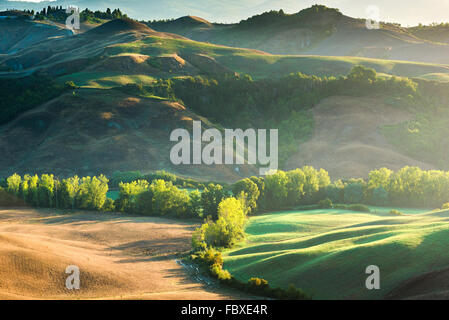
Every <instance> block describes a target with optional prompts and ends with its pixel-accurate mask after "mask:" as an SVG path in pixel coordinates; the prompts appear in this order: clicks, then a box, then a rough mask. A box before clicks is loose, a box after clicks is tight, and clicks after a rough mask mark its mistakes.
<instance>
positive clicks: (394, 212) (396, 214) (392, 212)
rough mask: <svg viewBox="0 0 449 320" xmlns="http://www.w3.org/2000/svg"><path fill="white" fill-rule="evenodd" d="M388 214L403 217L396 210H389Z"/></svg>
mask: <svg viewBox="0 0 449 320" xmlns="http://www.w3.org/2000/svg"><path fill="white" fill-rule="evenodd" d="M389 213H390V214H391V215H393V216H402V215H403V213H402V212H400V211H398V210H396V209H393V210H391V211H390V212H389Z"/></svg>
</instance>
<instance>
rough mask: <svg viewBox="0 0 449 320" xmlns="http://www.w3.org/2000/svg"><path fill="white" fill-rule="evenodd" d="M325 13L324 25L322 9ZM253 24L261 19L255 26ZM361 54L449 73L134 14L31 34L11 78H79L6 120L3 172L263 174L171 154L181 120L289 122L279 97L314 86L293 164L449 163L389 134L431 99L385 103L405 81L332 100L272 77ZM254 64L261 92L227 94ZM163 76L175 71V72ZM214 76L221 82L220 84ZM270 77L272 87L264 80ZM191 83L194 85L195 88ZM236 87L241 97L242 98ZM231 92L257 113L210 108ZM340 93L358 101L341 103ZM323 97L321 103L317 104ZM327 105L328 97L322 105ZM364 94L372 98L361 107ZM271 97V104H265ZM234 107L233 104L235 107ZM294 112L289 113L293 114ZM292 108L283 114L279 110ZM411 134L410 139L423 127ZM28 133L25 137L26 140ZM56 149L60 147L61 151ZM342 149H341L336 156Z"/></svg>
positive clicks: (401, 68) (185, 124)
mask: <svg viewBox="0 0 449 320" xmlns="http://www.w3.org/2000/svg"><path fill="white" fill-rule="evenodd" d="M328 14H329V15H330V17H331V18H329V19H340V18H339V17H341V15H340V14H336V13H335V11H332V10H329V12H328ZM306 16H307V15H306ZM281 18H282V19H284V17H281ZM282 19H281V21H283V20H282ZM301 19H302V18H301ZM250 20H251V19H250ZM325 20H326V21H327V20H328V18H326V19H325ZM8 22H9V21H8ZM250 22H251V21H250ZM5 23H7V21H5ZM26 23H29V24H31V25H33V24H35V22H26ZM173 23H178V24H179V25H180V26H181V27H182V26H185V25H192V26H194V27H195V28H203V29H210V28H216V26H215V25H212V24H210V23H209V22H207V21H205V20H203V19H201V18H198V17H187V18H185V19H181V20H178V21H177V22H176V21H175V22H173ZM317 23H318V27H320V26H321V24H320V21H318V22H317ZM251 24H252V22H251V23H250V26H249V28H250V29H251ZM281 25H282V23H281ZM222 27H223V28H228V27H229V26H222ZM11 28H12V29H10V32H8V33H4V34H3V38H4V39H5V40H6V42H8V41H13V40H12V39H8V37H10V34H16V33H17V32H19V31H20V30H21V29H20V28H21V26H14V25H11ZM14 28H16V29H14ZM52 30H53V29H52ZM55 30H56V29H55ZM58 30H59V29H58ZM355 42H357V41H355ZM358 65H362V66H365V67H368V68H373V69H375V70H376V71H377V72H378V76H379V77H382V78H385V79H388V78H390V77H391V76H403V77H416V78H419V77H422V78H432V75H439V76H438V78H439V79H441V80H443V81H444V80H445V76H444V75H445V74H449V73H448V71H449V69H448V66H446V65H444V64H432V63H420V62H411V61H398V60H386V59H372V58H364V57H330V56H310V55H274V54H269V53H266V52H264V51H260V50H255V49H243V48H236V47H230V46H225V45H218V44H212V43H208V42H200V41H194V40H190V39H188V38H186V37H184V36H181V35H179V34H174V33H167V32H161V31H156V30H155V29H153V28H151V27H149V26H147V25H145V24H143V23H139V22H136V21H133V20H129V19H118V20H113V21H109V22H107V23H104V24H102V25H100V26H98V27H96V28H92V29H90V30H89V31H86V32H83V33H80V34H70V35H62V36H49V35H46V36H45V38H44V39H41V40H40V41H38V42H36V43H29V44H28V45H26V46H25V47H24V48H22V49H20V50H18V51H16V52H14V51H13V52H10V53H9V54H3V55H1V56H0V70H2V71H1V72H0V78H1V79H3V80H5V81H7V79H11V78H16V79H23V81H25V82H26V81H27V79H28V77H29V76H30V75H34V76H37V77H40V76H45V77H49V78H51V79H54V80H55V81H56V82H57V83H59V84H61V85H63V84H64V83H66V82H73V85H74V87H70V88H69V89H66V90H65V91H64V93H63V94H62V95H60V96H58V97H56V98H53V100H51V101H48V102H46V103H43V104H42V103H41V104H39V105H36V106H34V107H33V108H31V110H29V111H27V112H26V113H21V114H19V115H18V117H17V118H16V119H15V120H13V121H11V122H9V123H7V124H5V125H2V126H0V137H1V139H0V149H1V150H2V151H3V153H4V154H5V155H6V156H5V157H3V158H2V159H0V164H1V167H2V170H1V172H0V173H1V174H2V175H7V174H10V173H13V172H14V171H18V172H21V173H25V172H31V171H32V172H34V171H37V172H43V171H52V172H55V173H58V174H62V175H69V174H73V173H75V172H76V173H78V174H90V175H92V174H99V173H106V174H111V173H112V172H114V171H115V170H141V171H143V172H148V171H151V170H155V169H167V170H170V171H174V172H176V173H178V174H181V175H187V176H192V177H197V178H202V179H206V180H221V181H234V180H236V179H239V178H241V177H243V176H248V175H252V174H254V173H255V172H256V168H255V167H253V166H248V167H241V168H235V167H233V166H220V168H214V167H208V166H186V167H183V168H181V167H176V166H172V165H171V163H170V161H169V150H170V147H171V144H170V143H169V134H170V131H171V130H173V129H174V128H178V127H181V128H187V129H190V128H191V124H192V120H195V119H202V121H203V122H204V123H206V124H207V126H210V127H216V128H219V129H222V128H223V127H224V126H226V125H227V126H229V125H230V124H233V125H237V123H238V125H239V126H242V127H245V126H249V125H250V126H253V127H254V126H255V127H267V126H274V127H278V126H280V122H269V121H271V119H270V115H276V114H279V112H276V109H278V108H280V107H281V106H278V105H276V103H280V104H283V105H291V106H292V107H293V106H295V105H298V106H297V107H294V108H300V107H299V106H300V105H302V104H301V103H298V101H296V100H295V99H299V102H301V101H300V100H303V99H306V98H307V99H309V100H310V103H309V104H307V105H305V106H303V107H301V108H305V110H308V111H311V112H310V113H307V115H304V114H302V115H301V117H306V118H305V121H309V122H312V123H315V125H316V128H315V130H312V131H311V132H312V133H311V135H310V136H309V135H308V134H307V133H305V132H300V133H295V134H292V137H291V138H289V139H290V140H289V142H288V145H285V146H283V147H282V148H283V149H282V150H286V151H282V152H283V153H284V154H282V155H281V158H282V159H283V160H282V161H284V160H285V164H282V166H283V167H284V168H294V167H298V166H301V165H304V164H308V165H314V166H322V167H325V169H328V170H329V171H330V172H331V175H332V177H335V178H341V177H348V176H353V175H354V171H353V169H354V168H357V169H356V172H355V173H356V175H360V176H364V175H365V174H366V173H367V172H368V171H369V170H371V169H375V168H376V167H378V166H389V167H391V168H392V169H398V168H399V167H401V166H404V165H419V166H422V167H424V168H439V167H442V168H445V167H446V164H445V160H444V161H443V162H441V159H440V158H438V159H430V160H429V159H428V158H426V157H423V156H422V155H421V154H417V153H416V152H408V150H403V149H402V147H401V146H402V145H404V144H403V143H400V144H399V145H397V142H395V141H393V140H391V139H390V138H388V137H387V139H386V138H385V135H383V134H382V133H379V130H380V127H383V126H388V125H390V126H391V125H401V124H403V123H405V122H407V121H411V120H413V119H414V117H415V114H416V112H417V111H416V110H417V108H418V109H419V110H424V108H425V106H426V105H427V104H428V102H423V101H419V102H416V103H418V104H419V105H418V106H415V107H414V109H413V110H409V103H408V102H400V103H399V106H403V108H405V109H404V110H403V111H397V110H396V111H395V109H397V106H396V107H395V106H392V105H391V103H387V105H385V101H394V100H395V99H396V98H397V97H395V94H394V93H393V94H392V93H383V94H382V93H378V94H377V95H376V94H374V95H372V94H371V95H370V94H368V97H366V98H357V97H355V96H354V94H353V93H352V94H350V95H349V96H347V94H346V93H345V92H346V91H347V90H349V91H351V90H350V87H349V86H347V87H346V88H342V89H344V90H341V89H338V92H341V93H335V94H334V95H337V96H339V95H340V96H341V95H343V97H332V95H331V96H328V100H326V101H321V97H319V98H318V97H312V96H307V97H301V96H297V95H299V94H300V92H301V91H298V90H295V89H294V88H291V89H289V90H287V91H285V93H286V96H285V97H284V98H282V97H279V96H277V95H276V94H275V93H274V91H273V90H274V88H273V86H278V85H279V86H280V87H282V85H281V83H282V82H283V81H286V80H284V79H285V77H286V76H287V75H289V74H291V73H296V72H301V73H303V74H306V75H311V78H309V80H308V81H311V83H312V82H313V81H318V80H313V76H319V77H322V79H327V78H328V77H340V76H343V75H347V74H348V73H349V72H350V71H351V68H353V67H354V66H358ZM238 74H240V75H238ZM244 74H248V75H250V76H251V77H252V78H253V80H250V82H249V85H250V87H252V88H253V89H254V92H253V93H251V94H254V96H252V97H251V98H250V97H249V91H248V94H246V93H245V94H242V95H239V96H235V99H234V100H233V99H232V96H229V95H228V98H222V99H221V100H217V99H216V97H217V96H216V94H217V93H216V90H225V89H224V87H223V85H224V83H231V86H232V83H233V81H234V80H232V79H236V80H235V81H241V82H242V81H243V80H242V79H244V78H243V75H244ZM191 77H196V79H210V81H211V82H204V81H205V80H201V81H203V82H200V83H203V84H206V83H209V84H207V85H206V88H204V90H206V91H198V93H197V94H196V95H194V96H193V97H188V95H186V92H185V90H184V91H183V92H180V87H181V89H182V86H187V85H188V83H189V81H190V80H189V79H195V78H191ZM198 77H200V78H198ZM226 79H228V80H226ZM238 79H240V80H238ZM164 81H171V84H167V83H169V82H164ZM195 81H196V80H195ZM207 81H209V80H207ZM214 81H216V82H217V83H218V86H217V87H216V88H215V87H214V85H213V84H214V83H215V82H214ZM270 81H271V82H272V84H271V85H269V87H271V89H269V90H261V88H263V86H265V85H266V83H269V82H270ZM320 81H323V80H320ZM326 81H328V80H326ZM164 83H165V84H164ZM235 83H237V82H235ZM211 85H212V86H211ZM133 86H134V87H133ZM139 86H140V87H141V89H139ZM164 86H166V87H165V89H164ZM173 86H174V87H175V89H174V90H175V92H174V93H167V92H166V93H161V92H158V90H159V89H161V88H162V90H172V89H173V88H172V87H173ZM158 88H159V89H158ZM214 88H215V89H214ZM220 88H223V89H220ZM236 88H237V87H236ZM253 89H251V90H253ZM146 90H149V91H148V92H147V91H146ZM189 90H190V91H191V92H193V91H192V90H194V88H191V89H189ZM189 90H187V92H188V91H189ZM195 90H197V89H195ZM198 90H199V89H198ZM214 90H215V91H214ZM248 90H249V89H248ZM257 90H261V91H260V93H264V91H265V93H269V92H271V93H270V94H272V96H270V97H271V98H267V99H263V98H258V93H257ZM345 90H346V91H345ZM150 91H151V92H150ZM214 92H215V93H214ZM167 94H169V95H170V94H174V95H175V96H174V97H173V96H171V97H170V96H169V95H167ZM220 94H221V93H220ZM345 95H346V96H345ZM363 95H366V94H362V96H363ZM356 96H357V94H356ZM237 97H238V99H240V98H241V99H242V100H239V101H237V100H236V99H237ZM208 99H209V100H208ZM228 100H229V103H232V104H233V108H236V106H237V105H241V104H248V108H247V111H246V112H247V114H246V115H245V116H241V117H238V119H237V118H236V119H231V118H229V119H228V121H226V119H223V118H221V119H219V117H218V118H217V116H215V117H210V116H209V115H210V114H212V113H215V114H217V113H218V110H215V111H217V112H213V110H214V108H219V107H217V106H215V107H214V105H213V104H217V103H220V101H228ZM403 100H404V99H403ZM406 100H407V99H405V100H404V101H406ZM186 101H187V102H186ZM207 101H211V102H210V104H211V106H212V107H210V106H207V103H206V102H207ZM212 101H213V102H212ZM341 101H344V103H345V104H347V105H348V107H347V108H345V107H342V108H340V107H339V105H341V104H342V102H341ZM401 101H402V100H401ZM439 103H442V105H445V104H446V103H447V101H445V100H444V99H442V100H441V101H440V102H439ZM315 105H317V106H316V107H314V106H315ZM323 105H326V106H327V107H325V108H323V107H321V106H323ZM356 105H366V106H367V107H366V108H364V107H361V108H359V107H356ZM379 105H381V106H382V108H384V109H385V110H386V111H385V112H387V113H389V112H397V113H398V117H397V119H396V118H395V119H396V120H395V121H393V122H392V121H391V120H392V119H385V118H382V114H381V113H378V112H376V111H375V109H376V108H377V107H379ZM393 105H394V104H393ZM206 107H207V108H206ZM230 107H231V106H229V108H230ZM220 108H222V107H220ZM239 108H241V106H240V107H239ZM263 108H269V109H268V110H265V111H264V112H261V110H262V109H263ZM331 108H334V110H340V111H336V112H337V113H338V114H336V115H335V118H334V119H333V120H334V121H336V122H337V125H335V126H333V128H334V132H332V133H331V134H329V135H327V138H326V139H324V140H323V139H322V137H323V134H322V132H327V131H325V130H324V129H323V128H326V127H329V124H326V123H323V124H322V123H321V122H320V121H321V120H320V119H326V118H327V115H328V111H327V110H328V109H331ZM351 108H352V109H351ZM379 108H380V107H379ZM401 108H402V107H401ZM28 109H30V108H28ZM346 109H348V110H353V111H354V110H355V109H357V110H358V111H357V112H360V115H359V116H358V117H353V118H352V119H353V120H348V116H347V112H348V111H345V110H346ZM207 110H209V111H207ZM368 110H372V111H368ZM266 111H268V113H267V112H266ZM308 111H307V112H308ZM349 112H350V113H351V112H352V111H349ZM420 112H421V111H420ZM426 112H428V111H426ZM222 113H223V114H226V112H222ZM329 114H330V113H329ZM281 116H282V113H281ZM229 117H232V115H231V114H229ZM283 117H284V118H285V117H287V118H288V114H285V115H283ZM360 119H362V120H363V119H371V120H370V121H368V122H370V124H368V123H365V122H366V121H365V120H364V121H365V122H363V121H362V122H360V121H359V120H360ZM281 120H282V118H281V119H280V120H279V121H281ZM284 120H285V119H284ZM303 120H304V119H303ZM245 121H246V122H245ZM285 125H294V124H287V123H286V124H285ZM366 125H368V127H369V128H370V129H369V132H366V135H358V140H357V139H356V140H354V134H355V133H356V132H362V131H363V130H366ZM348 127H352V128H353V130H352V132H353V134H349V133H348V130H349V129H348ZM364 128H365V129H364ZM299 129H300V128H299ZM282 130H284V131H283V133H285V130H287V129H283V128H281V131H282ZM295 130H297V129H295ZM323 130H324V131H323ZM306 131H307V130H306ZM295 135H296V136H295ZM320 137H321V138H320ZM331 137H337V138H338V139H339V143H335V141H333V140H332V139H331ZM407 139H410V141H411V140H412V139H413V137H408V138H407ZM17 141H22V142H21V144H20V146H19V145H18V144H17ZM86 146H87V147H86ZM298 150H299V151H298ZM349 150H352V151H350V152H349ZM412 151H413V150H412ZM55 153H58V154H60V156H58V157H54V154H55ZM348 155H352V157H350V156H348ZM334 157H335V159H338V161H335V162H333V161H330V160H329V159H332V158H334ZM348 157H349V158H351V159H348ZM104 159H107V161H104ZM326 159H328V160H329V161H328V160H326ZM367 159H374V160H370V161H367ZM376 159H377V160H376ZM348 163H351V166H348V165H347V164H348ZM284 165H285V166H284Z"/></svg>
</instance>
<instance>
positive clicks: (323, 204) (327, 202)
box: [318, 198, 334, 209]
mask: <svg viewBox="0 0 449 320" xmlns="http://www.w3.org/2000/svg"><path fill="white" fill-rule="evenodd" d="M318 206H319V207H320V208H321V209H332V208H333V207H334V204H333V203H332V200H331V199H329V198H326V199H324V200H321V201H320V202H318Z"/></svg>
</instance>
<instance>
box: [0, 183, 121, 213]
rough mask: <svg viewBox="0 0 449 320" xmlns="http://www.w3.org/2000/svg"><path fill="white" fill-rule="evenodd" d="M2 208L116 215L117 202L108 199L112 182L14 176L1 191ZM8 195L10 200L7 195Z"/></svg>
mask: <svg viewBox="0 0 449 320" xmlns="http://www.w3.org/2000/svg"><path fill="white" fill-rule="evenodd" d="M0 189H2V190H1V193H2V194H3V195H2V197H1V198H2V199H3V201H7V202H6V203H5V202H3V203H1V205H10V206H13V205H29V206H33V207H42V208H59V209H85V210H99V211H113V210H114V207H113V201H112V200H111V199H108V198H107V197H106V194H107V192H108V189H109V187H108V179H107V178H106V177H105V176H104V175H100V176H98V177H83V178H79V177H78V176H74V177H71V178H67V179H62V180H61V179H58V178H56V177H55V176H54V175H52V174H42V175H41V176H38V175H34V176H32V175H28V174H26V175H24V176H23V177H21V176H20V175H18V174H13V175H12V176H10V177H8V178H7V179H6V182H5V185H4V189H3V188H0ZM5 192H6V193H8V194H9V196H6V195H5V194H4V193H5Z"/></svg>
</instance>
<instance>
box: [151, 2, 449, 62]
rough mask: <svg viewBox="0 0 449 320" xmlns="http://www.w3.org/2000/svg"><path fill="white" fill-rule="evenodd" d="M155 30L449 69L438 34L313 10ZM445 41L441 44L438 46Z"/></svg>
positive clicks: (159, 25)
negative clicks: (371, 24)
mask: <svg viewBox="0 0 449 320" xmlns="http://www.w3.org/2000/svg"><path fill="white" fill-rule="evenodd" d="M148 24H149V25H150V26H151V27H152V28H153V29H155V30H158V31H164V32H170V33H176V34H180V35H183V36H185V37H188V38H190V39H194V40H198V41H206V42H210V43H216V44H221V45H228V46H233V47H243V48H252V49H258V50H262V51H266V52H269V53H272V54H282V55H285V54H287V55H297V54H307V55H325V56H360V57H368V58H369V57H371V58H380V59H392V60H407V61H420V62H432V63H449V60H448V58H447V56H448V52H449V46H448V45H447V43H444V42H447V41H445V39H443V37H442V36H437V35H436V34H438V32H439V34H443V33H444V28H447V26H446V27H444V26H443V27H444V28H443V27H441V28H440V29H443V30H439V31H435V30H433V29H434V28H431V29H432V30H430V31H429V32H427V29H425V28H421V29H420V28H411V29H407V28H403V27H401V26H400V25H398V24H393V23H381V25H380V29H378V30H370V29H368V28H367V27H366V23H365V20H364V19H355V18H351V17H348V16H344V15H343V14H342V13H340V11H339V10H338V9H333V8H327V7H325V6H321V5H314V6H312V7H310V8H307V9H304V10H301V11H300V12H298V13H294V14H286V13H284V11H282V10H279V11H269V12H264V13H262V14H258V15H255V16H253V17H250V18H248V19H246V20H242V21H241V22H240V23H236V24H226V25H223V24H214V23H210V22H208V21H205V20H204V19H199V18H197V17H182V18H179V19H176V20H163V21H153V22H149V23H148ZM440 39H443V40H440Z"/></svg>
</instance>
